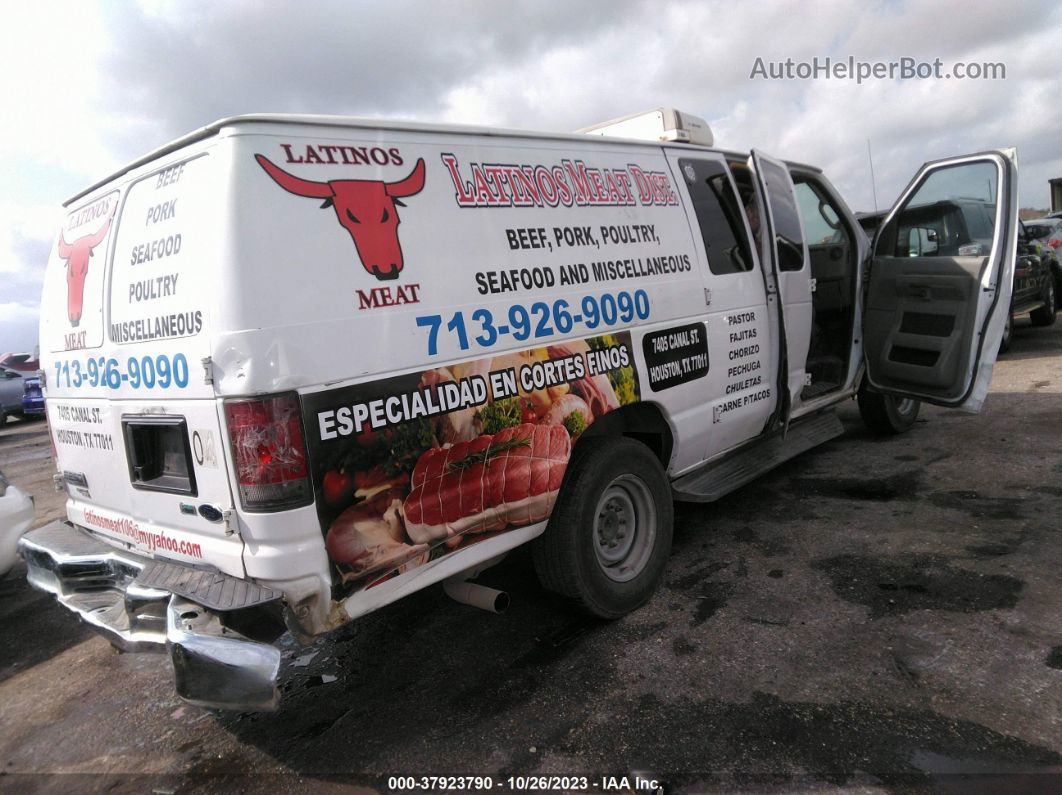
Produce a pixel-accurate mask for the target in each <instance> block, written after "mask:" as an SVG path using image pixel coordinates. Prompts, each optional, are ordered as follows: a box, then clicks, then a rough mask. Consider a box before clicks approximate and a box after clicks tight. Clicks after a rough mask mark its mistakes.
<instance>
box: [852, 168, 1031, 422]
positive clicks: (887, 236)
mask: <svg viewBox="0 0 1062 795" xmlns="http://www.w3.org/2000/svg"><path fill="white" fill-rule="evenodd" d="M1014 159H1015V155H1014V151H1013V150H1006V151H992V152H984V153H980V154H974V155H967V156H963V157H957V158H949V159H947V160H938V161H935V162H930V163H926V164H925V165H924V166H922V168H921V170H919V172H918V174H916V175H915V178H914V179H913V180H912V181H911V183H910V184H909V185H908V186H907V188H906V190H904V192H903V193H902V194H901V195H900V198H899V199H898V200H897V202H896V204H895V205H894V206H893V208H892V209H891V210H890V211H889V213H888V215H886V217H885V222H884V224H882V226H881V227H880V228H879V230H878V233H877V235H876V236H875V239H874V245H873V247H872V249H871V250H872V252H873V254H872V257H873V258H872V261H871V263H870V269H869V277H868V279H867V287H866V300H865V310H864V313H863V340H864V343H863V344H864V354H865V357H866V363H867V378H868V380H869V382H870V384H871V386H873V387H874V388H875V389H876V390H878V391H880V392H884V393H887V394H892V395H898V396H902V397H909V398H914V399H917V400H922V401H925V402H927V403H934V404H936V405H939V406H949V407H954V408H964V409H967V410H970V411H977V410H978V409H979V408H980V406H981V404H982V403H983V401H984V397H985V394H986V393H987V391H988V383H989V381H990V380H991V375H992V365H993V363H994V362H995V359H996V353H997V351H998V350H999V342H1000V338H1001V336H1002V333H1003V326H1004V323H1005V321H1006V316H1007V314H1008V313H1009V311H1010V296H1011V289H1012V284H1011V282H1012V280H1013V274H1014V256H1015V243H1016V229H1017V218H1018V204H1017V169H1016V165H1015V162H1014Z"/></svg>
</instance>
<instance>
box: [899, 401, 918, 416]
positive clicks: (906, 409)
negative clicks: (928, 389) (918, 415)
mask: <svg viewBox="0 0 1062 795" xmlns="http://www.w3.org/2000/svg"><path fill="white" fill-rule="evenodd" d="M914 406H915V402H914V400H913V399H912V398H902V399H901V400H897V401H896V413H897V414H903V415H907V414H910V413H911V412H912V411H913V410H914Z"/></svg>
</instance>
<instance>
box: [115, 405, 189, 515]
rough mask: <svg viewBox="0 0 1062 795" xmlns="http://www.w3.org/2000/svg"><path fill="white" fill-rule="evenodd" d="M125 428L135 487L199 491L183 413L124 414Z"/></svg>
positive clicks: (171, 490) (131, 473)
mask: <svg viewBox="0 0 1062 795" xmlns="http://www.w3.org/2000/svg"><path fill="white" fill-rule="evenodd" d="M122 431H123V434H124V436H125V452H126V456H127V457H128V460H129V480H130V482H131V483H132V484H133V487H134V488H137V489H146V490H149V491H165V492H170V493H173V494H187V495H190V496H192V497H194V496H196V495H197V491H196V485H195V471H194V470H193V468H192V452H191V447H190V446H189V444H188V426H187V423H186V422H185V421H184V418H183V417H123V418H122Z"/></svg>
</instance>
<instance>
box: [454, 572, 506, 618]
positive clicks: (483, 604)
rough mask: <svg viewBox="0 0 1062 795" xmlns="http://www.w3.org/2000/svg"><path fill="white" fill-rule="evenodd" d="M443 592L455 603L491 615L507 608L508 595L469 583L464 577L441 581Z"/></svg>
mask: <svg viewBox="0 0 1062 795" xmlns="http://www.w3.org/2000/svg"><path fill="white" fill-rule="evenodd" d="M443 590H444V591H446V595H447V596H449V597H450V598H451V599H453V600H454V601H455V602H460V603H461V604H465V605H472V607H478V608H479V609H480V610H486V611H488V612H491V613H499V614H500V613H504V612H505V611H506V610H507V609H508V608H509V594H507V593H505V591H499V590H497V589H496V588H488V587H487V586H486V585H480V584H478V583H474V582H469V581H468V580H466V579H464V576H462V575H459V576H457V577H451V578H450V579H448V580H443Z"/></svg>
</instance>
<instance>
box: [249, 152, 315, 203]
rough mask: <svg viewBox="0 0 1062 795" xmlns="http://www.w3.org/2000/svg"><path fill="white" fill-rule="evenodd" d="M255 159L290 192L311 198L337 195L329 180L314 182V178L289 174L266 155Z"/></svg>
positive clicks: (275, 180)
mask: <svg viewBox="0 0 1062 795" xmlns="http://www.w3.org/2000/svg"><path fill="white" fill-rule="evenodd" d="M254 159H255V160H257V161H258V165H260V166H261V167H262V168H264V169H265V172H266V173H267V174H268V175H269V176H271V177H272V178H273V181H274V182H276V183H277V184H278V185H279V186H280V187H282V188H283V189H284V190H286V191H287V192H288V193H294V194H295V195H296V196H307V197H309V198H311V199H327V198H331V197H332V196H334V195H335V194H334V193H332V187H331V186H330V185H329V184H328V183H327V182H313V181H312V180H308V179H302V178H301V177H296V176H295V175H294V174H289V173H288V172H287V171H285V170H284V169H282V168H279V167H278V166H275V165H273V164H272V163H271V162H269V159H268V158H267V157H265V156H264V155H255V156H254Z"/></svg>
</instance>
